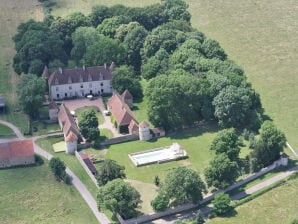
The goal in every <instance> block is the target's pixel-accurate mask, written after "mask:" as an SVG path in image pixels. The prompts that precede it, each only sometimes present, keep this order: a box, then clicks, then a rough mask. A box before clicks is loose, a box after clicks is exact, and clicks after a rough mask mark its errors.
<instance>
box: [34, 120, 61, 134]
mask: <svg viewBox="0 0 298 224" xmlns="http://www.w3.org/2000/svg"><path fill="white" fill-rule="evenodd" d="M31 126H32V134H33V135H35V136H38V135H45V134H50V133H53V132H58V131H61V129H60V126H59V124H58V123H53V124H46V123H43V122H34V123H32V124H31ZM34 128H36V130H37V131H36V132H34Z"/></svg>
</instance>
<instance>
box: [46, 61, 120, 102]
mask: <svg viewBox="0 0 298 224" xmlns="http://www.w3.org/2000/svg"><path fill="white" fill-rule="evenodd" d="M115 67H116V65H115V63H112V64H111V65H110V66H107V65H106V64H104V65H103V66H93V67H85V66H83V67H82V68H75V69H61V68H59V70H58V71H55V72H53V73H52V74H50V73H49V70H48V68H47V67H45V68H44V71H43V74H42V75H43V76H44V77H45V78H47V79H48V84H49V92H50V96H51V98H52V100H61V99H67V98H72V97H84V96H86V95H101V94H107V93H112V92H113V89H112V85H111V80H112V71H113V70H114V69H115Z"/></svg>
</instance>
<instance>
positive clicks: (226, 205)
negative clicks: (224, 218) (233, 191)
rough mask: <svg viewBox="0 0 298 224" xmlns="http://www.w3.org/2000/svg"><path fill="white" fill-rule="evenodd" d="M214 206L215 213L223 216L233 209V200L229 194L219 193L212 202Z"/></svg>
mask: <svg viewBox="0 0 298 224" xmlns="http://www.w3.org/2000/svg"><path fill="white" fill-rule="evenodd" d="M212 204H213V205H214V211H215V213H216V214H217V215H223V214H226V213H227V212H229V211H230V210H231V209H232V207H231V205H230V204H231V199H230V197H229V195H228V194H225V193H218V194H216V195H215V196H214V199H213V201H212Z"/></svg>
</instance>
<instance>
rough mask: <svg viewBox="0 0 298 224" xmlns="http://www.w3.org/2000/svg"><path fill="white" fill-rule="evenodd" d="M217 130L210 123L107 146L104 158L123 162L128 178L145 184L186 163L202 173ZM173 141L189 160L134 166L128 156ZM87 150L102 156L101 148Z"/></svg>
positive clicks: (208, 158) (210, 154)
mask: <svg viewBox="0 0 298 224" xmlns="http://www.w3.org/2000/svg"><path fill="white" fill-rule="evenodd" d="M216 132H217V128H216V127H215V126H213V125H210V126H202V127H200V128H198V129H193V130H189V131H185V132H182V133H179V134H176V135H173V136H171V137H163V138H160V139H157V140H152V141H149V142H143V141H131V142H126V143H121V144H115V145H111V146H109V148H108V150H107V151H106V154H105V157H106V158H110V159H113V160H115V161H117V162H118V163H119V164H121V165H124V166H125V169H126V171H125V172H126V175H127V178H128V179H133V180H138V181H142V182H146V183H153V180H154V177H155V176H156V175H158V176H160V177H161V179H163V178H164V176H165V174H166V172H167V171H168V170H170V169H172V168H175V167H177V166H188V167H190V168H193V169H195V170H196V171H198V172H199V173H202V172H203V170H204V168H205V167H206V166H207V165H208V163H209V161H210V159H211V158H212V157H213V155H212V153H211V152H210V151H209V146H210V144H211V141H212V140H213V138H214V136H215V134H216ZM174 142H178V143H179V144H180V145H181V146H182V147H183V148H184V149H185V150H186V152H187V153H188V155H189V158H188V159H184V160H180V161H172V162H167V163H162V164H151V165H146V166H141V167H135V166H134V165H133V163H132V162H131V160H130V159H129V157H128V154H129V153H133V152H140V151H144V150H149V149H154V148H159V147H163V146H169V145H172V144H173V143H174ZM86 152H87V153H90V154H93V155H94V154H98V155H100V156H103V150H95V149H88V150H86ZM98 166H99V165H98Z"/></svg>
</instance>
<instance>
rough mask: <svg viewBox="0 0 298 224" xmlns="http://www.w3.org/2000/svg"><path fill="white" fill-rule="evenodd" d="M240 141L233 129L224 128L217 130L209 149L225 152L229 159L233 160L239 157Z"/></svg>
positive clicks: (218, 152) (217, 152)
mask: <svg viewBox="0 0 298 224" xmlns="http://www.w3.org/2000/svg"><path fill="white" fill-rule="evenodd" d="M240 146H241V141H240V139H239V137H238V135H237V133H236V131H235V129H233V128H230V129H225V130H222V131H221V132H219V133H218V134H217V135H216V137H215V138H214V139H213V141H212V144H211V147H210V149H211V150H214V151H215V153H216V154H221V153H225V154H227V156H228V157H229V159H230V160H232V161H235V160H237V159H238V158H239V153H240Z"/></svg>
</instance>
